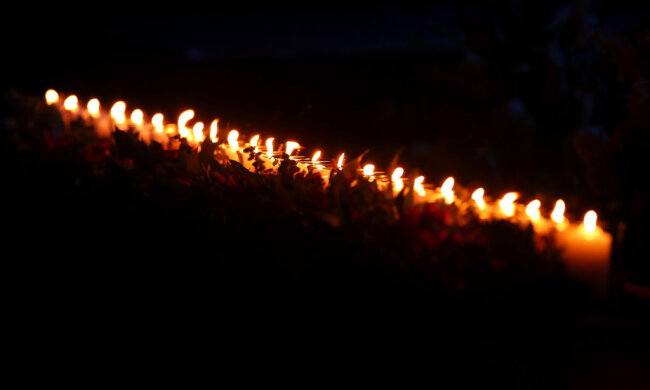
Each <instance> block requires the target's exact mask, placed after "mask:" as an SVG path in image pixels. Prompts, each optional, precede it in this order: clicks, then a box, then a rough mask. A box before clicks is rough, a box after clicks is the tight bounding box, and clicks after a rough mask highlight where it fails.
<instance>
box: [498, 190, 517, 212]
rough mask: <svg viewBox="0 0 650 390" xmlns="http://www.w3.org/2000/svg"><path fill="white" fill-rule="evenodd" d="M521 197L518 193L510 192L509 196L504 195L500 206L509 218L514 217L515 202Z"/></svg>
mask: <svg viewBox="0 0 650 390" xmlns="http://www.w3.org/2000/svg"><path fill="white" fill-rule="evenodd" d="M518 197H519V194H518V193H516V192H508V193H507V194H505V195H503V199H501V201H500V202H499V206H501V210H503V213H504V214H505V215H506V216H508V217H512V216H513V215H514V213H515V204H514V203H515V200H517V198H518Z"/></svg>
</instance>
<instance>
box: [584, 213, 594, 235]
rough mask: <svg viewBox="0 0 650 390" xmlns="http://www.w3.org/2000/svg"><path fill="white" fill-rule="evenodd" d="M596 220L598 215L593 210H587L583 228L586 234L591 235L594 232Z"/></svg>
mask: <svg viewBox="0 0 650 390" xmlns="http://www.w3.org/2000/svg"><path fill="white" fill-rule="evenodd" d="M597 220H598V214H596V212H595V211H594V210H589V211H587V213H586V214H585V219H584V222H583V226H584V228H585V230H586V231H587V233H593V232H595V231H596V221H597Z"/></svg>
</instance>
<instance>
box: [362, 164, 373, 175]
mask: <svg viewBox="0 0 650 390" xmlns="http://www.w3.org/2000/svg"><path fill="white" fill-rule="evenodd" d="M374 172H375V166H374V165H372V164H366V165H365V166H364V167H363V176H372V175H373V173H374Z"/></svg>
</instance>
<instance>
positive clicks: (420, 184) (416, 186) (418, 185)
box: [413, 176, 427, 196]
mask: <svg viewBox="0 0 650 390" xmlns="http://www.w3.org/2000/svg"><path fill="white" fill-rule="evenodd" d="M413 190H415V192H417V193H418V194H420V196H424V195H426V193H427V192H426V191H425V190H424V176H418V177H416V178H415V180H413Z"/></svg>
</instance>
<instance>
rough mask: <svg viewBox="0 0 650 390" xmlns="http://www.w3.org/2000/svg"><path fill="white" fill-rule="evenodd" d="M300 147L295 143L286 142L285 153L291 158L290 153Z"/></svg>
mask: <svg viewBox="0 0 650 390" xmlns="http://www.w3.org/2000/svg"><path fill="white" fill-rule="evenodd" d="M299 147H300V144H299V143H298V142H295V141H287V145H286V146H285V153H286V154H288V155H289V156H291V153H293V151H294V150H296V149H298V148H299Z"/></svg>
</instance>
